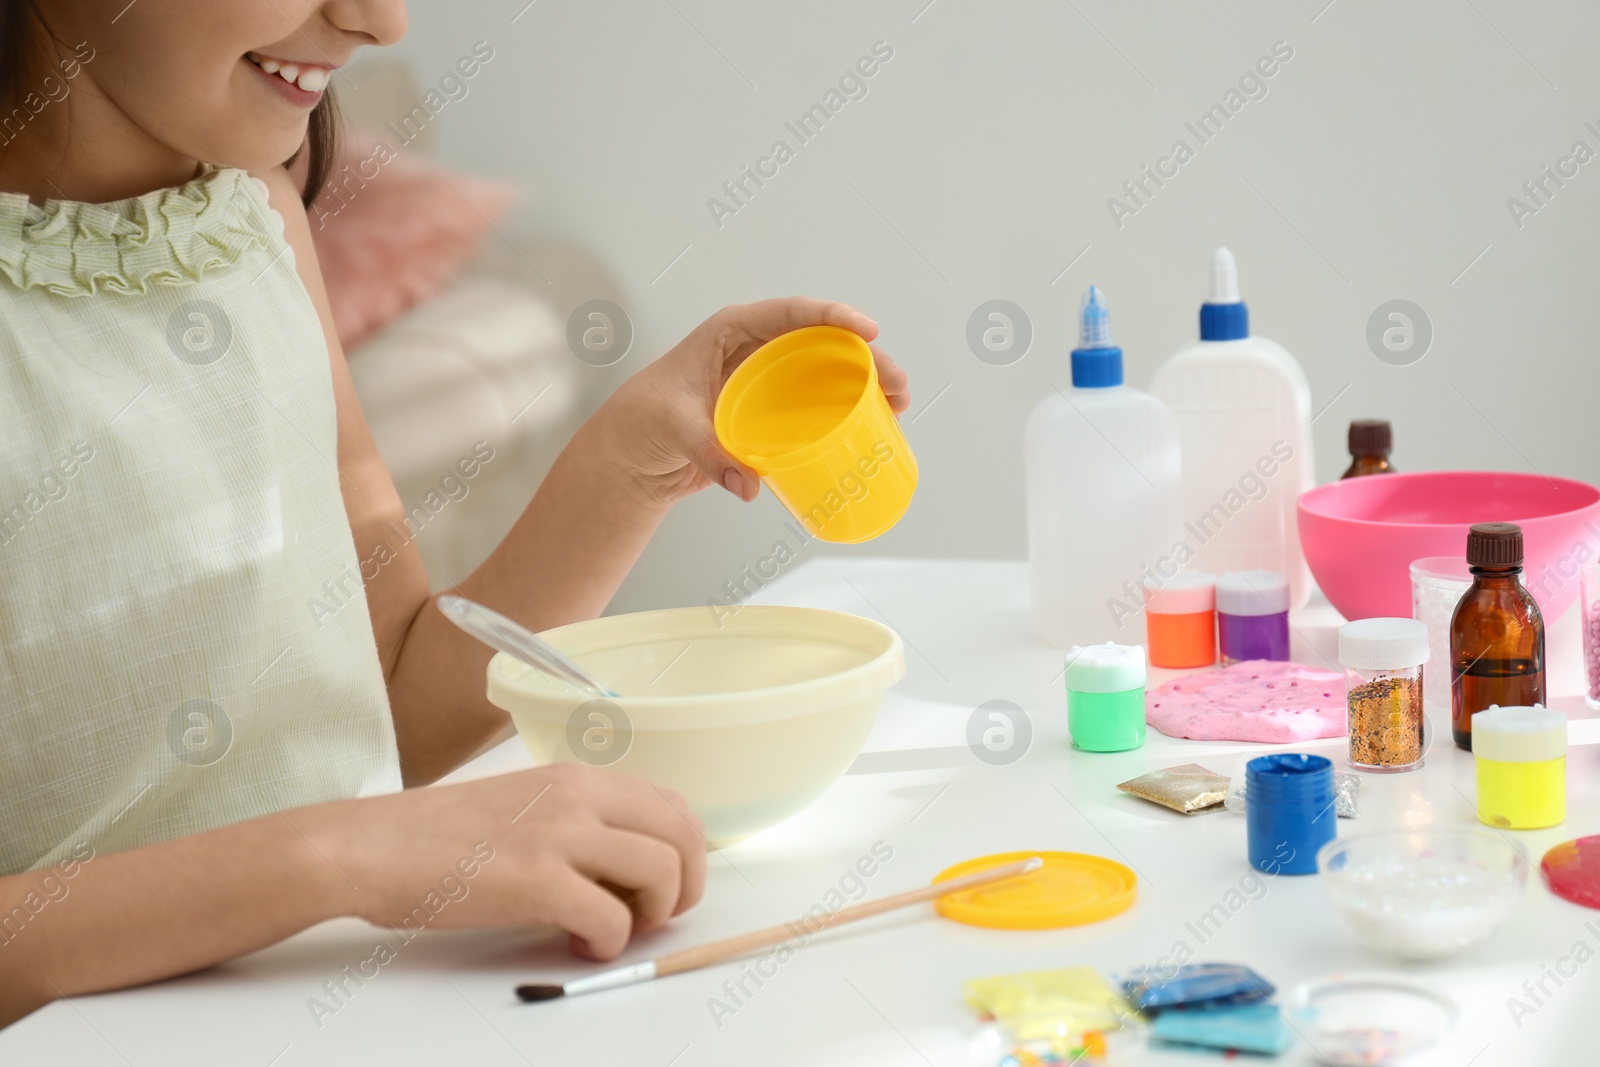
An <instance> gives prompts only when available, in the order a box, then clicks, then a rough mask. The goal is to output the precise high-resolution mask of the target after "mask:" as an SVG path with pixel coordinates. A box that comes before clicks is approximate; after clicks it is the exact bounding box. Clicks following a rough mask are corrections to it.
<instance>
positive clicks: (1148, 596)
mask: <svg viewBox="0 0 1600 1067" xmlns="http://www.w3.org/2000/svg"><path fill="white" fill-rule="evenodd" d="M1144 621H1145V645H1146V646H1147V647H1148V648H1149V650H1150V666H1152V667H1181V668H1191V667H1209V666H1211V665H1212V664H1213V663H1215V662H1217V579H1216V576H1214V575H1210V574H1198V573H1195V574H1187V573H1186V574H1177V575H1174V576H1173V577H1171V578H1168V579H1166V580H1165V581H1162V580H1161V579H1159V578H1146V579H1145V580H1144Z"/></svg>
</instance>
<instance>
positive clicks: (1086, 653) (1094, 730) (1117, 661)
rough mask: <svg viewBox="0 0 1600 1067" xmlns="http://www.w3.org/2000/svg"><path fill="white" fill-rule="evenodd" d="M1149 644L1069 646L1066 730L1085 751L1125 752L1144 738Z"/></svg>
mask: <svg viewBox="0 0 1600 1067" xmlns="http://www.w3.org/2000/svg"><path fill="white" fill-rule="evenodd" d="M1145 674H1146V671H1145V663H1144V648H1143V647H1142V646H1140V645H1117V644H1111V643H1109V642H1108V643H1106V644H1103V645H1086V646H1084V647H1081V648H1080V647H1076V646H1075V647H1073V648H1069V649H1068V650H1067V732H1068V733H1070V734H1071V735H1072V744H1073V746H1074V747H1076V748H1078V749H1081V750H1082V751H1084V752H1126V751H1127V750H1128V749H1130V748H1138V747H1139V746H1140V745H1142V744H1144V683H1145Z"/></svg>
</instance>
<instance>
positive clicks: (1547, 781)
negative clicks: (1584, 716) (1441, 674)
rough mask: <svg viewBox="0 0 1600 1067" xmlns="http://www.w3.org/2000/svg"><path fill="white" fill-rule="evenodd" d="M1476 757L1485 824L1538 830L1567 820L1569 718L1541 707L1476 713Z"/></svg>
mask: <svg viewBox="0 0 1600 1067" xmlns="http://www.w3.org/2000/svg"><path fill="white" fill-rule="evenodd" d="M1480 729H1481V730H1482V731H1483V733H1481V734H1480V733H1479V732H1478V731H1479V730H1480ZM1472 758H1473V762H1474V763H1475V765H1476V770H1477V778H1478V819H1479V821H1480V822H1482V823H1484V824H1485V825H1488V826H1498V827H1501V828H1502V829H1507V830H1537V829H1540V828H1541V827H1545V826H1556V825H1558V824H1559V823H1561V822H1562V821H1564V820H1565V819H1566V817H1567V717H1566V716H1565V715H1563V714H1562V713H1561V712H1559V711H1556V710H1554V709H1552V708H1547V707H1544V706H1543V705H1539V704H1536V705H1534V706H1533V707H1527V708H1522V707H1505V708H1502V707H1499V706H1498V705H1497V706H1494V707H1490V708H1489V709H1488V710H1487V711H1480V712H1477V713H1476V714H1474V715H1473V716H1472Z"/></svg>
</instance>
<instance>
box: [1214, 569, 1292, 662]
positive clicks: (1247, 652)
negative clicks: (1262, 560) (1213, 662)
mask: <svg viewBox="0 0 1600 1067" xmlns="http://www.w3.org/2000/svg"><path fill="white" fill-rule="evenodd" d="M1217 644H1218V646H1220V649H1221V652H1222V664H1223V666H1227V665H1228V664H1230V663H1238V662H1240V661H1241V660H1247V659H1275V660H1287V659H1288V658H1289V580H1288V579H1287V578H1286V577H1284V576H1283V575H1281V574H1278V573H1276V572H1275V571H1230V572H1229V573H1227V574H1224V575H1223V576H1222V577H1221V578H1218V579H1217Z"/></svg>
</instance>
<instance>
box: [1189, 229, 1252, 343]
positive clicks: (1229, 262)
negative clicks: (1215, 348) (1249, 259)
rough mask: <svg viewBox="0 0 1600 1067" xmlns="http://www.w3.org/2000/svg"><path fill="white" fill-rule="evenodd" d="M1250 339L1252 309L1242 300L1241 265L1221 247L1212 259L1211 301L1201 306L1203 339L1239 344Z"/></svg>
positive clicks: (1201, 333)
mask: <svg viewBox="0 0 1600 1067" xmlns="http://www.w3.org/2000/svg"><path fill="white" fill-rule="evenodd" d="M1249 336H1250V309H1249V308H1247V307H1246V306H1245V303H1244V301H1243V300H1241V299H1239V265H1238V264H1237V263H1236V262H1235V261H1234V258H1233V253H1232V252H1230V251H1228V249H1227V248H1225V247H1224V248H1219V249H1217V251H1216V254H1215V255H1213V256H1212V257H1211V299H1209V300H1207V301H1206V302H1205V303H1204V304H1201V305H1200V340H1202V341H1238V340H1241V339H1243V338H1245V337H1249Z"/></svg>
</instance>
